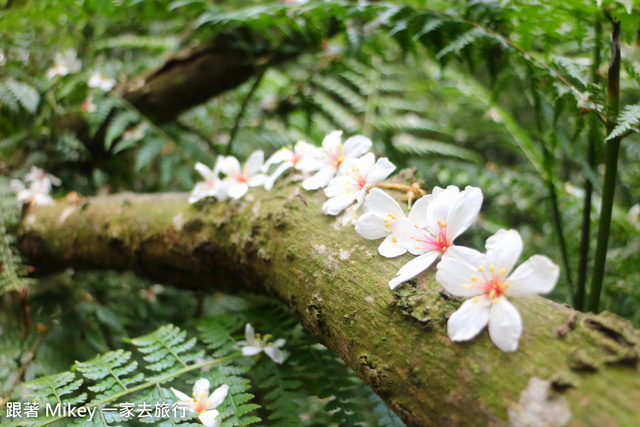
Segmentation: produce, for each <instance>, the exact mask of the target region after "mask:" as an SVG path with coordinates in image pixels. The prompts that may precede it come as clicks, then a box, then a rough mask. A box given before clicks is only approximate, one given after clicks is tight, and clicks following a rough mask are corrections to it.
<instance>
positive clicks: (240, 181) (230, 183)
mask: <svg viewBox="0 0 640 427" xmlns="http://www.w3.org/2000/svg"><path fill="white" fill-rule="evenodd" d="M263 163H264V153H263V152H262V151H260V150H258V151H254V152H253V153H251V155H250V156H249V158H248V159H247V161H246V162H245V164H244V165H243V166H242V167H241V166H240V162H238V159H236V158H235V157H233V156H227V157H224V158H223V160H222V163H221V165H220V171H221V172H222V173H224V174H225V175H226V178H225V179H224V181H225V182H226V183H227V192H228V194H229V197H231V198H232V199H236V200H238V199H239V198H241V197H242V196H244V195H245V194H246V193H247V191H249V187H257V186H260V185H264V183H265V181H266V180H267V178H268V177H267V176H266V175H264V174H262V173H260V170H261V168H262V164H263Z"/></svg>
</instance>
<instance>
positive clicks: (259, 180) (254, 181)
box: [247, 174, 269, 187]
mask: <svg viewBox="0 0 640 427" xmlns="http://www.w3.org/2000/svg"><path fill="white" fill-rule="evenodd" d="M268 179H269V177H268V176H267V175H263V174H258V175H253V176H252V177H250V178H249V181H248V182H247V185H248V186H249V187H259V186H261V185H264V183H265V182H267V180H268Z"/></svg>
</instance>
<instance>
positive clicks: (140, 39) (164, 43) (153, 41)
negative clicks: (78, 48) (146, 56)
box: [93, 34, 178, 50]
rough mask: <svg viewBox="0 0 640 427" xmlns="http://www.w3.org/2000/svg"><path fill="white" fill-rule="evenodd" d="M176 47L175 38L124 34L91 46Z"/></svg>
mask: <svg viewBox="0 0 640 427" xmlns="http://www.w3.org/2000/svg"><path fill="white" fill-rule="evenodd" d="M177 46H178V40H177V38H176V37H167V36H162V37H160V36H138V35H133V34H126V35H123V36H118V37H112V38H108V39H105V40H100V41H98V42H97V43H96V44H94V45H93V47H94V49H96V50H100V49H112V48H122V49H149V50H173V49H175V48H176V47H177Z"/></svg>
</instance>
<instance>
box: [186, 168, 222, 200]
mask: <svg viewBox="0 0 640 427" xmlns="http://www.w3.org/2000/svg"><path fill="white" fill-rule="evenodd" d="M222 160H223V157H218V159H217V160H216V164H215V166H214V167H213V170H211V169H209V168H208V167H207V166H205V165H203V164H202V163H200V162H198V163H196V165H195V169H196V170H197V171H198V173H199V174H200V175H201V176H202V178H204V181H200V182H198V183H196V185H195V187H193V190H192V191H191V195H190V196H189V203H195V202H197V201H198V200H200V199H203V198H205V197H215V198H216V199H218V200H226V199H227V198H228V197H229V195H228V189H227V187H228V184H227V183H226V182H223V181H222V180H221V179H220V177H219V176H218V173H219V172H220V166H221V163H222Z"/></svg>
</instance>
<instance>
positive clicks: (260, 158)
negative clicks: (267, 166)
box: [244, 150, 264, 185]
mask: <svg viewBox="0 0 640 427" xmlns="http://www.w3.org/2000/svg"><path fill="white" fill-rule="evenodd" d="M263 163H264V152H263V151H262V150H256V151H254V152H253V153H251V155H250V156H249V158H248V159H247V161H246V162H245V164H244V172H245V174H246V175H247V176H253V175H255V174H257V173H259V172H260V168H261V167H262V164H263ZM259 185H262V184H259Z"/></svg>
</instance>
